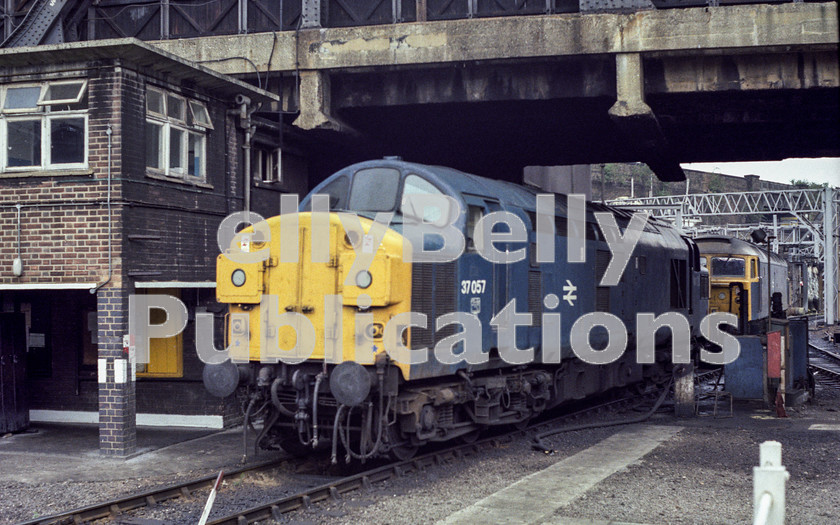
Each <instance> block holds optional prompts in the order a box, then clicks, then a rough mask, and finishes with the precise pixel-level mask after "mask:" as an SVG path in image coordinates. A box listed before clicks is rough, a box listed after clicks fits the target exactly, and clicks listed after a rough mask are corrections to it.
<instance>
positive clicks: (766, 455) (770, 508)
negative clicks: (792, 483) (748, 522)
mask: <svg viewBox="0 0 840 525" xmlns="http://www.w3.org/2000/svg"><path fill="white" fill-rule="evenodd" d="M788 478H790V474H788V471H787V469H785V467H783V466H782V444H781V443H779V442H778V441H765V442H764V443H762V444H761V447H760V449H759V466H757V467H753V525H765V524H766V525H784V523H785V483H786V482H787V480H788Z"/></svg>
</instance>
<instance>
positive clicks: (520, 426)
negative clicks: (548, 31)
mask: <svg viewBox="0 0 840 525" xmlns="http://www.w3.org/2000/svg"><path fill="white" fill-rule="evenodd" d="M530 422H531V418H530V417H529V418H525V419H523V420H522V421H520V422H519V423H514V424H513V428H515V429H516V430H525V429H526V428H528V423H530Z"/></svg>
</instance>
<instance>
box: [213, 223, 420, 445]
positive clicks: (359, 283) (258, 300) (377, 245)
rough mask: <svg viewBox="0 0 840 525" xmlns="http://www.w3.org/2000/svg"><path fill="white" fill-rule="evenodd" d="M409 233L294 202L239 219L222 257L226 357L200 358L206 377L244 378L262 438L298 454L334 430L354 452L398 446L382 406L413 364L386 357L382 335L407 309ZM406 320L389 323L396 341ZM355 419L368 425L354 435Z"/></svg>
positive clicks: (219, 290)
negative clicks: (293, 209)
mask: <svg viewBox="0 0 840 525" xmlns="http://www.w3.org/2000/svg"><path fill="white" fill-rule="evenodd" d="M406 242H407V241H405V240H404V238H403V237H402V235H400V234H399V233H397V232H395V231H394V230H392V229H388V228H387V227H386V226H385V225H383V224H379V223H376V222H374V221H372V220H370V219H367V218H364V217H358V216H356V215H353V214H340V213H326V212H323V213H310V212H302V213H295V214H286V215H281V216H278V217H274V218H271V219H268V220H266V221H264V222H262V223H259V224H256V225H254V226H251V227H249V228H246V229H245V230H243V231H242V232H240V233H238V234H237V235H236V236H235V238H234V240H233V242H232V243H231V246H230V248H229V250H227V251H226V253H223V254H222V255H220V256H219V257H218V260H217V266H216V280H217V285H216V296H217V300H218V301H219V302H221V303H227V304H228V305H229V312H228V314H227V317H226V319H227V322H226V327H225V330H226V336H227V337H226V347H227V349H228V352H229V355H230V357H231V360H230V361H228V362H226V363H223V364H220V365H208V367H207V370H205V384H207V383H208V381H209V382H210V383H212V382H213V381H214V379H213V376H214V374H216V375H217V376H218V377H222V378H223V380H224V382H226V384H228V385H233V384H234V383H238V382H244V383H247V384H248V385H249V389H248V390H249V399H248V405H247V409H246V411H245V420H246V428H247V424H248V420H249V419H250V417H251V415H252V414H257V413H261V414H263V428H262V431H261V433H260V435H259V436H258V437H257V444H258V446H260V447H262V448H266V449H274V448H283V449H284V450H286V451H288V452H291V453H295V454H305V453H307V452H308V451H310V450H312V449H313V448H317V447H318V446H319V443H321V444H323V443H325V442H327V443H332V448H333V453H334V454H335V452H336V446H337V445H336V442H337V441H338V438H339V437H340V438H342V440H343V441H346V442H347V444H345V446H344V448H345V449H346V450H348V458H349V457H350V452H349V451H350V450H355V451H354V452H353V454H354V457H356V458H357V459H359V458H362V459H363V458H365V457H371V456H373V455H377V454H381V453H382V451H383V450H394V449H395V448H396V447H395V446H394V445H395V444H396V438H394V437H393V436H392V437H391V438H390V440H389V438H388V437H385V436H384V432H385V431H384V429H383V427H384V424H383V422H384V420H385V419H386V418H385V417H383V414H386V413H387V412H388V410H389V407H388V406H386V400H388V403H389V404H390V401H391V400H392V399H393V397H394V396H395V395H396V392H397V385H398V383H399V382H400V376H401V377H402V379H403V380H407V379H409V375H410V367H409V365H408V364H403V363H399V362H396V361H393V360H392V359H391V358H390V357H389V355H388V354H387V353H386V350H385V339H386V327H388V323H389V321H391V320H392V319H393V318H394V317H395V316H397V315H399V314H403V313H408V312H410V309H411V308H410V306H411V285H412V279H411V265H410V264H409V263H407V262H403V249H404V244H405V243H406ZM393 328H394V327H392V329H393ZM406 328H407V326H396V334H397V335H396V338H397V341H396V343H397V345H398V346H400V347H404V348H408V347H409V344H410V342H409V337H410V335H409V330H408V329H406ZM391 349H393V344H392V345H391ZM233 368H236V370H235V371H233ZM208 370H209V373H208ZM232 376H235V377H236V379H233V380H231V379H230V378H231V377H232ZM233 388H235V386H234V387H233ZM208 389H209V390H211V391H212V389H211V388H210V385H208ZM216 390H217V391H220V392H221V394H222V395H229V393H231V392H232V391H233V390H232V389H231V390H229V391H226V390H225V389H216ZM217 395H218V394H217ZM351 427H365V428H371V429H373V430H372V432H370V433H368V434H369V435H366V436H365V437H364V438H362V437H361V436H358V435H354V436H353V437H352V438H351V436H350V431H349V429H350V428H351ZM339 429H341V434H340V436H337V433H338V431H339ZM246 432H247V430H246ZM330 435H332V439H330V438H329V437H330ZM351 440H352V441H354V442H356V443H358V445H357V446H356V447H355V448H354V447H353V446H352V445H351V444H350V441H351Z"/></svg>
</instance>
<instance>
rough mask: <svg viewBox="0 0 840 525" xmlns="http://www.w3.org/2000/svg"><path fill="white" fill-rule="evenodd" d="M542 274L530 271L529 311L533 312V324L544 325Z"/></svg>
mask: <svg viewBox="0 0 840 525" xmlns="http://www.w3.org/2000/svg"><path fill="white" fill-rule="evenodd" d="M541 276H542V274H541V273H540V272H533V271H531V272H528V311H529V312H530V313H531V314H532V316H533V318H532V322H531V326H542V279H541Z"/></svg>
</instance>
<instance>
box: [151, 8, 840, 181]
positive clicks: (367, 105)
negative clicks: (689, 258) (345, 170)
mask: <svg viewBox="0 0 840 525" xmlns="http://www.w3.org/2000/svg"><path fill="white" fill-rule="evenodd" d="M154 43H155V44H156V45H158V46H160V47H162V48H163V49H165V50H167V51H169V52H172V53H174V54H177V55H180V56H183V57H185V58H188V59H190V60H194V61H197V62H201V63H205V64H206V65H208V66H210V67H213V68H214V69H217V70H219V71H220V72H223V73H227V74H231V75H235V76H239V77H249V78H252V79H254V80H256V77H257V75H256V74H255V72H257V71H258V72H259V77H260V82H264V83H267V85H268V87H269V89H271V90H272V91H276V92H280V93H282V95H283V107H282V108H277V109H282V110H283V111H285V112H299V114H298V115H297V116H296V118H295V120H294V124H295V125H296V126H297V127H299V128H300V129H302V130H308V131H309V132H310V133H309V135H314V136H317V137H325V136H328V135H329V133H328V132H333V133H339V134H341V133H343V134H345V136H344V137H343V138H342V139H341V140H335V139H333V140H330V139H327V142H324V143H323V144H324V145H323V146H322V151H321V152H320V154H322V155H323V156H324V160H323V163H324V164H325V166H324V168H325V169H329V168H330V167H334V166H338V165H343V164H346V163H347V162H349V161H354V160H357V159H361V158H367V157H370V156H377V155H381V154H400V155H403V156H405V157H406V158H409V159H411V160H417V161H422V162H429V163H440V164H445V165H451V166H454V167H460V168H464V169H469V170H473V171H475V172H479V173H482V174H487V175H491V176H497V177H501V178H513V179H516V178H518V177H520V175H521V167H522V166H524V165H527V164H532V165H533V164H543V165H550V164H573V163H590V162H616V161H645V162H647V163H648V164H650V165H651V167H652V168H653V169H654V170H655V171H656V173H657V174H658V175H659V176H660V178H662V179H663V180H679V179H681V178H682V177H683V175H682V171H681V170H680V169H679V166H678V163H679V162H690V161H691V162H698V161H746V160H776V159H782V158H786V157H819V156H838V155H840V138H838V136H839V135H838V122H840V86H838V83H840V78H838V77H839V75H838V24H837V5H836V4H835V3H834V2H829V3H789V4H756V5H729V6H721V7H706V8H698V7H693V8H683V9H669V10H646V11H638V12H635V13H630V14H616V13H602V14H581V13H571V14H553V15H535V16H518V17H500V18H472V19H461V20H448V21H434V22H413V23H398V24H391V25H376V26H361V27H343V28H341V27H339V28H310V29H300V30H297V31H283V32H264V33H255V34H244V35H227V36H212V37H200V38H194V39H181V40H168V41H156V42H154ZM298 78H299V82H298V80H297V79H298Z"/></svg>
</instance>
